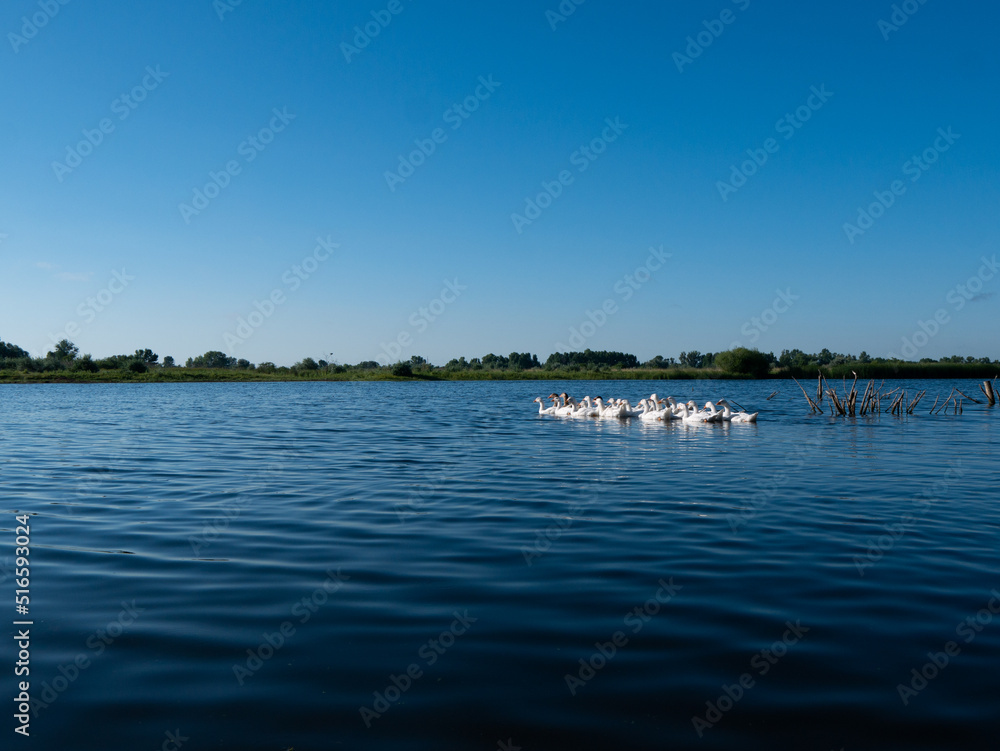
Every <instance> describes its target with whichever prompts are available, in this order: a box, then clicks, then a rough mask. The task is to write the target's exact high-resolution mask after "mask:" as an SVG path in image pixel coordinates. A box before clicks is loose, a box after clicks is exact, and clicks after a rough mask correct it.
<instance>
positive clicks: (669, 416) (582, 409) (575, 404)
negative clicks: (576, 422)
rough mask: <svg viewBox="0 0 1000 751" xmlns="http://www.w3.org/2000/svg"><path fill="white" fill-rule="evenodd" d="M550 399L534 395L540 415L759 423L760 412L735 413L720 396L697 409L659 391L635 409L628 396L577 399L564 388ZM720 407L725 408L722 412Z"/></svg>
mask: <svg viewBox="0 0 1000 751" xmlns="http://www.w3.org/2000/svg"><path fill="white" fill-rule="evenodd" d="M548 398H549V399H550V400H551V401H552V406H551V407H546V406H545V402H544V401H543V400H542V397H540V396H539V397H536V398H535V401H536V402H538V414H540V415H555V416H557V417H605V418H626V417H637V418H639V419H640V420H682V421H683V422H686V423H705V422H730V423H749V422H757V415H758V414H759V413H758V412H752V413H751V412H746V411H743V410H740V411H739V412H734V411H733V410H732V409H730V407H731V406H732V405H730V403H729V402H728V401H726V400H725V399H719V400H718V401H717V402H715V403H714V404H713V403H712V402H710V401H709V402H705V407H704V408H703V409H698V405H696V404H695V403H694V402H693V401H690V402H687V403H683V402H682V403H678V402H677V401H675V400H674V398H673V397H672V396H668V397H667V398H666V399H660V398H659V397H658V396H657V395H656V394H653V395H652V396H650V397H649V398H648V399H642V400H641V401H640V402H639V404H638V406H637V407H635V408H633V407H632V405H631V404H629V401H628V399H611V400H609V401H608V402H605V401H604V400H603V399H601V397H599V396H598V397H596V398H595V399H593V400H592V399H591V398H590V397H589V396H585V397H583V399H581V400H580V401H577V400H576V399H574V398H573V397H572V396H569V395H568V394H567V393H566V392H565V391H564V392H563V393H561V394H549V397H548ZM719 407H721V408H722V409H721V411H720V410H719V409H718V408H719Z"/></svg>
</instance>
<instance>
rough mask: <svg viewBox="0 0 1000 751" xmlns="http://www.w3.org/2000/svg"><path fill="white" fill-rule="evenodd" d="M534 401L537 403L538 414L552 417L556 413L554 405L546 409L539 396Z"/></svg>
mask: <svg viewBox="0 0 1000 751" xmlns="http://www.w3.org/2000/svg"><path fill="white" fill-rule="evenodd" d="M535 401H536V402H538V414H540V415H554V414H555V413H556V405H555V404H554V403H553V405H552V406H551V407H546V406H545V402H543V401H542V397H540V396H536V397H535Z"/></svg>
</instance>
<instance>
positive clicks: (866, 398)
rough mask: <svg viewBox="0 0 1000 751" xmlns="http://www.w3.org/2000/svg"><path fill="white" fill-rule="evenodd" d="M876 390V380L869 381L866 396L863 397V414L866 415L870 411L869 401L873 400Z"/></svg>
mask: <svg viewBox="0 0 1000 751" xmlns="http://www.w3.org/2000/svg"><path fill="white" fill-rule="evenodd" d="M874 389H875V379H874V378H873V379H871V380H870V381H868V384H867V385H866V386H865V395H864V396H862V397H861V414H862V415H864V414H865V413H866V412H867V411H868V409H869V404H868V402H869V400H870V399H871V398H872V392H873V391H874Z"/></svg>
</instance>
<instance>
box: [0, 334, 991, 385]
mask: <svg viewBox="0 0 1000 751" xmlns="http://www.w3.org/2000/svg"><path fill="white" fill-rule="evenodd" d="M893 362H898V361H895V360H888V359H886V358H884V357H871V356H869V355H868V353H866V352H863V351H862V352H861V353H860V354H859V355H858V356H857V357H855V356H854V355H850V354H840V353H837V352H831V351H830V350H828V349H822V350H820V351H819V352H818V353H806V352H803V351H802V350H800V349H792V350H788V349H786V350H782V352H781V354H780V355H779V356H777V357H775V356H774V353H773V352H759V351H757V350H752V349H747V348H745V347H737V348H735V349H732V350H727V351H725V352H717V353H712V352H708V353H705V354H702V353H701V352H698V351H697V350H692V351H690V352H681V353H680V355H679V356H678V357H677V358H676V359H675V358H673V357H663V356H662V355H657V356H656V357H654V358H652V359H650V360H646V361H645V362H640V360H639V358H637V357H636V356H635V355H631V354H628V353H625V352H608V351H604V350H601V351H594V350H590V349H585V350H584V351H583V352H554V353H552V354H551V355H549V356H548V358H547V359H546V360H545V362H544V363H542V362H540V361H539V359H538V355H535V354H532V353H530V352H511V353H510V354H509V355H497V354H493V353H492V352H491V353H489V354H487V355H483V356H482V357H474V358H472V359H471V360H466V359H465V358H464V357H459V358H456V359H452V360H449V361H448V362H447V363H445V364H444V365H443V366H441V367H437V366H435V365H433V364H431V363H429V362H428V361H427V360H426V359H425V358H423V357H421V356H419V355H413V356H412V357H411V358H410V359H409V360H406V361H400V362H397V363H395V364H392V365H381V364H380V363H378V362H376V361H374V360H365V361H363V362H359V363H357V364H355V365H346V364H340V363H330V362H328V361H327V360H323V359H320V360H315V359H313V358H311V357H305V358H303V359H302V360H300V361H298V362H297V363H295V364H294V365H292V366H291V367H285V366H277V365H275V364H274V363H273V362H262V363H258V364H256V365H255V364H254V363H252V362H250V361H249V360H246V359H244V358H236V357H232V356H230V355H227V354H226V353H225V352H220V351H218V350H211V351H209V352H206V353H205V354H203V355H198V356H197V357H189V358H188V359H187V361H186V362H185V363H184V367H185V368H206V369H225V370H253V371H256V372H259V373H296V374H303V375H308V374H309V373H321V372H322V373H350V372H357V371H377V370H386V371H388V372H390V373H392V374H393V375H397V376H407V377H408V376H414V375H420V374H431V373H433V372H434V371H438V370H444V371H447V372H461V371H502V372H507V373H511V372H514V373H516V372H518V371H530V370H545V371H556V372H558V371H560V370H564V371H567V372H574V373H575V372H588V371H594V372H607V371H613V370H635V369H645V370H669V369H686V370H691V369H694V370H701V369H716V370H719V371H722V372H725V373H736V374H744V375H753V376H756V377H765V376H767V375H768V374H769V373H771V372H775V371H777V372H778V373H787V374H792V375H795V374H798V373H811V374H813V375H814V374H815V371H816V368H818V367H825V366H835V365H854V364H858V365H866V364H875V365H879V364H891V363H893ZM994 362H997V361H996V360H990V358H988V357H979V358H976V357H963V356H961V355H953V356H951V357H942V358H941V359H939V360H933V359H931V358H928V357H925V358H923V359H921V360H920V363H945V364H979V365H989V364H992V363H994ZM174 367H178V366H177V365H176V364H175V363H174V358H173V357H170V356H167V357H164V358H163V360H162V361H161V360H160V358H159V356H158V355H157V354H156V353H155V352H153V351H152V350H150V349H137V350H135V352H133V353H132V354H123V355H112V356H111V357H104V358H99V359H94V358H92V357H91V356H90V355H89V354H84V355H81V354H80V351H79V348H78V347H77V346H76V345H75V344H73V342H71V341H69V340H67V339H63V340H61V341H60V342H58V343H57V344H56V345H55V346H54V347H53V348H52V351H50V352H48V353H47V354H46V355H45V357H31V356H30V354H29V353H28V352H27V351H25V350H24V349H22V348H21V347H18V346H17V345H14V344H10V343H5V342H4V341H3V340H0V370H20V371H25V372H62V371H69V372H74V371H88V372H92V373H96V372H97V371H100V370H127V371H130V372H133V373H145V372H147V371H149V370H150V369H151V368H174Z"/></svg>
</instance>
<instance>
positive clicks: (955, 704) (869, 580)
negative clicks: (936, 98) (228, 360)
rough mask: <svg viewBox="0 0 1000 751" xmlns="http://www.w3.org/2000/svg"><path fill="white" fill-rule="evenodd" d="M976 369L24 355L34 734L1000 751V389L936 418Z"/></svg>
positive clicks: (227, 742) (13, 452)
mask: <svg viewBox="0 0 1000 751" xmlns="http://www.w3.org/2000/svg"><path fill="white" fill-rule="evenodd" d="M956 383H957V384H958V385H959V386H960V387H961V388H962V389H963V391H965V392H966V393H969V394H972V393H973V391H974V390H975V386H974V384H972V383H969V382H964V383H959V382H947V383H946V382H937V381H923V382H919V383H904V384H903V385H905V386H906V387H907V389H908V390H909V391H910V392H911V393H912V391H913V390H914V389H915V388H927V389H928V392H929V396H928V397H927V398H926V399H925V400H924V402H923V403H922V406H921V407H920V408H919V409H918V410H917V413H916V414H914V415H912V416H909V417H902V418H900V417H892V416H888V415H883V416H881V417H876V418H871V417H868V418H861V417H858V418H853V419H852V418H846V419H845V418H836V419H835V418H831V417H829V416H827V415H824V416H817V415H810V414H809V413H808V408H807V406H806V404H805V400H804V399H803V398H802V395H801V392H799V390H798V388H797V387H796V386H795V384H794V383H790V382H785V381H769V382H756V383H746V382H712V381H673V382H657V383H651V382H650V383H643V382H602V383H590V382H569V383H552V382H549V383H531V382H498V383H489V382H486V383H358V384H353V383H294V384H292V383H275V384H268V383H261V384H178V385H158V384H152V385H50V386H4V387H2V388H0V462H2V463H0V483H2V485H0V489H2V493H3V495H2V502H0V507H2V508H3V510H4V516H3V518H2V519H0V529H2V540H0V543H2V547H0V561H2V562H3V570H2V574H0V577H2V579H3V584H2V589H3V596H2V597H0V601H6V602H8V603H11V600H12V599H13V596H14V588H15V584H14V577H13V570H12V564H13V560H14V558H13V556H14V526H15V521H14V515H15V514H30V515H31V529H30V531H31V545H32V552H31V563H32V567H31V576H32V578H31V587H30V589H31V611H30V616H29V617H30V618H31V619H33V621H34V625H33V626H32V628H31V638H32V641H31V663H30V670H31V673H30V681H31V695H32V698H33V699H34V700H35V701H36V702H42V703H44V706H43V704H41V703H36V705H35V712H34V713H33V717H32V720H31V725H30V732H31V736H30V738H29V739H24V738H15V739H14V740H13V741H11V742H10V747H12V748H13V747H14V746H15V745H17V747H18V748H22V747H23V748H34V749H46V750H47V749H57V748H72V749H80V750H85V749H123V750H129V751H132V750H134V749H157V748H161V747H163V744H164V743H168V742H171V736H172V735H174V736H180V738H181V739H182V740H180V741H178V742H179V743H180V744H181V747H182V748H183V749H184V751H194V750H195V749H244V750H248V751H249V750H254V749H262V750H263V749H269V750H272V751H278V750H282V749H286V748H289V747H294V748H295V749H296V751H304V750H306V749H333V748H344V749H434V750H435V751H442V750H444V749H490V750H496V749H501V748H518V747H519V748H521V749H524V750H525V751H535V750H537V749H599V748H608V749H611V748H630V749H647V748H648V749H653V748H656V749H666V748H704V749H716V748H726V749H736V748H740V749H742V748H752V747H758V748H763V747H770V748H815V749H840V748H845V749H863V748H909V749H918V748H941V749H943V748H956V747H958V746H960V745H962V744H967V745H970V746H973V747H986V746H987V744H989V745H990V746H992V745H993V744H994V743H995V740H996V735H997V732H998V731H1000V706H998V700H1000V616H998V614H1000V562H998V550H1000V500H998V494H997V480H998V477H1000V473H998V456H997V448H996V447H997V438H998V426H1000V408H993V409H990V408H988V407H986V406H985V405H973V404H968V405H967V406H966V408H965V411H964V414H961V415H957V416H955V415H951V414H949V415H933V416H931V415H929V414H928V409H929V407H930V403H931V401H932V400H933V397H934V396H935V395H938V394H940V395H941V397H942V399H943V398H944V397H945V396H946V395H947V394H948V392H949V391H950V390H951V388H952V387H953V386H955V385H956ZM813 388H814V387H813ZM553 389H554V390H556V391H561V390H563V389H565V390H567V391H569V392H571V393H574V394H577V395H582V394H585V393H590V394H591V395H597V394H601V395H603V396H605V397H608V396H621V397H628V398H630V399H631V400H632V401H633V403H635V402H636V401H638V399H639V398H640V397H642V396H644V395H648V394H649V392H650V391H654V390H655V391H657V392H658V393H659V394H660V395H661V396H666V395H674V396H676V397H683V398H684V399H685V400H687V399H691V398H694V399H697V400H698V401H699V402H700V403H703V402H704V401H705V400H706V399H709V398H712V399H716V398H719V397H721V396H724V395H726V396H729V397H731V398H734V399H736V400H737V401H738V402H740V403H741V404H743V405H744V406H746V407H748V408H751V409H753V410H760V412H761V415H760V421H759V422H758V423H757V424H756V425H734V426H729V425H721V426H720V425H706V426H686V425H683V424H678V423H671V424H661V423H656V424H646V423H641V422H640V421H638V420H633V421H630V422H625V421H622V422H619V421H607V420H596V419H561V418H552V417H540V416H538V414H537V405H535V404H533V403H532V402H531V399H532V398H534V397H535V396H538V395H545V394H548V393H549V392H550V391H551V390H553ZM774 390H778V391H779V394H778V395H777V396H776V397H775V398H774V399H772V400H771V401H766V400H765V397H766V396H767V395H768V394H770V393H771V391H774ZM975 393H978V391H975ZM991 607H992V608H993V610H996V611H997V614H995V613H993V612H991V610H990V608H991ZM16 618H17V616H16V615H15V614H14V609H13V605H12V604H9V605H7V606H5V620H6V622H7V624H10V623H11V622H12V621H13V620H14V619H16ZM968 619H971V621H970V620H968ZM13 631H14V628H13V627H10V626H9V625H8V628H7V630H6V633H8V634H10V633H13ZM11 641H12V640H10V639H9V637H8V646H7V647H5V648H4V650H3V655H4V657H3V659H4V662H5V664H4V665H3V666H2V674H3V675H4V676H5V677H4V679H3V687H4V698H5V700H6V702H7V706H8V711H7V712H6V713H5V714H6V717H7V719H6V720H5V722H4V724H5V726H6V729H5V730H4V731H3V732H4V733H6V734H8V736H10V735H13V732H12V730H13V727H14V724H15V722H14V720H13V718H12V717H11V715H12V712H11V711H10V709H11V705H12V704H14V702H11V701H10V699H11V698H13V696H15V695H16V691H15V688H14V676H13V666H14V661H15V659H16V654H15V652H14V651H13V650H12V649H11ZM949 643H950V644H949ZM929 653H930V656H929ZM934 660H936V661H937V663H938V665H935V664H934V662H933V661H934ZM581 661H582V662H581ZM914 671H917V672H916V674H915V673H914ZM921 671H922V672H923V675H920V673H921ZM928 677H929V680H928ZM168 734H170V735H168ZM765 744H766V745H765ZM7 745H8V743H7V742H6V741H5V744H4V747H7ZM168 747H170V746H168Z"/></svg>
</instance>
